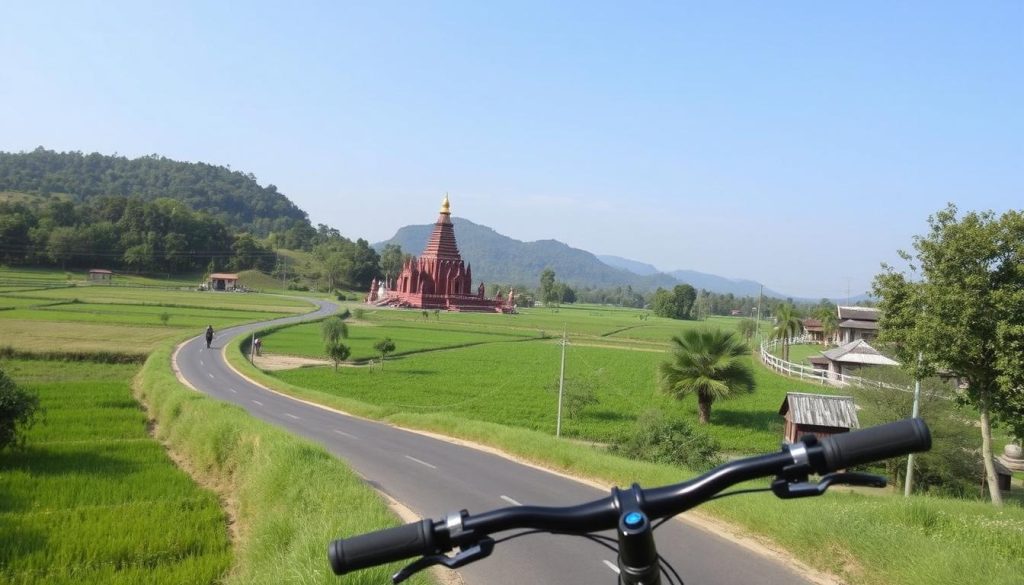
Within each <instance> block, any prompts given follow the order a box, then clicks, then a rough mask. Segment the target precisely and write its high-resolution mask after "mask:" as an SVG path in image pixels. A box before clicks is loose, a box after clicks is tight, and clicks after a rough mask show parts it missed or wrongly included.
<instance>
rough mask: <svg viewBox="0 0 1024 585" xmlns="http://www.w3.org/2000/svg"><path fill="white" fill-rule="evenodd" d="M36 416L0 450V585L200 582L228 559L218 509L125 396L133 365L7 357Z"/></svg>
mask: <svg viewBox="0 0 1024 585" xmlns="http://www.w3.org/2000/svg"><path fill="white" fill-rule="evenodd" d="M3 365H4V368H5V370H6V371H7V373H8V375H10V376H11V377H12V378H13V379H14V380H15V381H17V382H18V383H19V384H20V385H22V386H24V387H26V388H28V389H30V390H32V391H35V392H37V393H38V394H39V396H40V399H41V403H42V406H43V407H44V408H45V409H46V416H45V420H44V422H43V423H41V424H37V425H36V426H35V427H34V428H33V429H31V430H30V432H29V434H28V439H29V440H28V443H27V446H26V447H25V448H24V449H23V450H7V451H4V452H2V453H0V494H3V496H4V497H3V498H0V582H3V583H11V584H12V585H14V584H19V585H20V584H29V583H69V584H70V583H97V584H99V583H167V584H177V583H209V582H213V581H215V580H217V579H218V578H219V577H220V576H221V575H223V573H224V572H225V571H226V570H227V568H228V565H229V563H230V559H231V552H230V543H229V539H228V534H227V524H226V518H225V516H224V512H223V511H222V510H221V507H220V503H219V501H218V500H217V498H216V496H215V495H213V494H212V493H210V492H208V491H205V490H203V489H200V488H199V487H198V486H197V485H196V484H195V483H194V482H193V481H192V479H191V478H189V476H188V475H186V474H185V473H184V472H182V471H181V470H180V469H178V468H177V467H175V465H174V464H173V462H172V461H171V460H170V458H169V457H168V456H167V454H166V452H165V451H164V449H163V447H162V446H161V445H160V444H159V443H158V442H157V441H156V440H155V439H153V438H151V437H150V436H149V435H148V433H147V421H146V417H145V415H144V413H143V412H142V410H141V409H140V408H139V405H138V403H136V402H135V401H134V400H133V399H132V391H131V387H130V383H131V379H132V377H133V376H134V374H135V372H136V371H137V369H138V367H137V366H123V365H107V364H103V365H101V364H93V363H67V362H63V363H60V366H59V367H54V364H53V363H51V362H45V361H35V360H28V361H22V360H11V361H7V362H5V363H4V364H3Z"/></svg>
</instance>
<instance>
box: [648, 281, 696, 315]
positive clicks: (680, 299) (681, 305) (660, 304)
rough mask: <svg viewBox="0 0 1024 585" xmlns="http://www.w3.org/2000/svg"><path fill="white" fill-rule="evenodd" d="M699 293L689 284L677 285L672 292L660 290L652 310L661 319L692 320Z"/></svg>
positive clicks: (657, 292)
mask: <svg viewBox="0 0 1024 585" xmlns="http://www.w3.org/2000/svg"><path fill="white" fill-rule="evenodd" d="M696 299H697V291H696V290H695V289H694V288H693V287H692V286H690V285H688V284H677V285H676V286H674V287H673V288H672V290H671V291H667V290H665V289H663V288H659V289H658V290H656V291H655V292H654V297H653V299H652V300H651V310H652V311H654V314H655V315H657V316H659V317H668V318H669V319H690V318H691V316H692V315H691V312H692V310H693V304H694V301H695V300H696Z"/></svg>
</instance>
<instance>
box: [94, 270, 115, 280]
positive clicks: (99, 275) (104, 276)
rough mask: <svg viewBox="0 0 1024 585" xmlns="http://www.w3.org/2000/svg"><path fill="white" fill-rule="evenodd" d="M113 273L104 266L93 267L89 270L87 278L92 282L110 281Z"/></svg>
mask: <svg viewBox="0 0 1024 585" xmlns="http://www.w3.org/2000/svg"><path fill="white" fill-rule="evenodd" d="M113 277H114V273H113V272H111V271H110V270H107V269H105V268H93V269H92V270H90V271H89V280H90V281H93V282H110V281H111V279H113Z"/></svg>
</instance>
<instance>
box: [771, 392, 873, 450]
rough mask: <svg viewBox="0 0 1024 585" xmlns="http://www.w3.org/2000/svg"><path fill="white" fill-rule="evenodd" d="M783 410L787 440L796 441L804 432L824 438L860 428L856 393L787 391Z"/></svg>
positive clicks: (781, 411) (788, 441)
mask: <svg viewBox="0 0 1024 585" xmlns="http://www.w3.org/2000/svg"><path fill="white" fill-rule="evenodd" d="M779 414H781V415H782V416H783V417H784V418H785V419H786V428H785V431H784V437H783V438H784V440H785V442H786V443H795V442H796V441H798V440H800V436H801V435H807V434H810V435H815V436H817V437H819V438H821V437H827V436H829V435H836V434H839V433H845V432H848V431H849V430H850V429H858V428H860V421H859V420H857V407H856V405H855V404H854V403H853V396H830V395H828V394H805V393H803V392H787V393H786V399H785V400H783V401H782V406H781V407H780V408H779Z"/></svg>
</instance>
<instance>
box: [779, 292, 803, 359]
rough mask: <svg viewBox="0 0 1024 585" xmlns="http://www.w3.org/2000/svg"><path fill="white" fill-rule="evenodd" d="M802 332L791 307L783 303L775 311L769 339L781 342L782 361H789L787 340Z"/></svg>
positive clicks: (794, 309)
mask: <svg viewBox="0 0 1024 585" xmlns="http://www.w3.org/2000/svg"><path fill="white" fill-rule="evenodd" d="M803 330H804V325H803V323H801V322H800V317H798V316H797V313H796V308H794V307H793V305H791V304H789V303H785V304H783V305H780V306H779V307H778V308H777V309H776V310H775V326H774V327H772V333H771V337H772V339H778V340H780V341H782V359H783V360H786V361H789V340H790V339H792V338H794V337H796V336H797V335H799V334H800V333H801V332H802V331H803Z"/></svg>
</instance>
